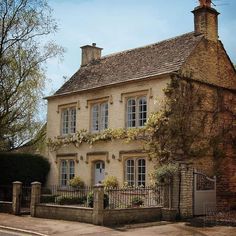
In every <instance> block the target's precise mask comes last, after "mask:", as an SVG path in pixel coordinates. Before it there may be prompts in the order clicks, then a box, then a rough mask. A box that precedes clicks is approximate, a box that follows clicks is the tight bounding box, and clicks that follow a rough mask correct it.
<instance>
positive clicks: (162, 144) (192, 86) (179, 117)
mask: <svg viewBox="0 0 236 236" xmlns="http://www.w3.org/2000/svg"><path fill="white" fill-rule="evenodd" d="M204 86H205V85H204ZM204 86H203V85H202V84H201V83H196V82H195V81H193V80H191V79H189V78H184V77H180V76H179V75H173V76H172V79H171V82H170V83H169V84H168V85H167V87H166V88H165V89H164V94H165V98H164V100H163V102H162V106H161V109H160V110H159V111H157V112H154V113H152V114H150V116H149V118H148V120H147V123H146V125H145V126H144V127H143V128H131V129H123V128H119V129H107V130H104V131H103V132H101V133H96V134H91V133H89V132H88V131H87V130H80V131H78V132H77V133H76V134H74V135H70V136H66V137H55V138H53V139H51V138H49V139H48V142H47V143H48V145H49V147H50V148H51V149H52V150H57V149H59V148H61V147H63V146H68V145H74V146H75V147H77V148H79V147H80V145H81V144H82V143H87V144H89V145H93V144H95V143H96V142H100V141H112V140H123V141H124V142H126V143H127V142H130V141H134V140H139V141H142V143H143V148H144V149H145V150H146V151H147V152H148V153H149V156H150V158H157V159H158V161H159V163H160V164H162V165H163V164H168V163H171V162H175V161H176V160H181V159H186V158H188V159H190V158H195V157H199V156H201V157H203V156H204V155H213V156H214V157H218V159H219V157H223V156H224V148H223V143H224V140H225V137H226V136H229V131H230V130H232V127H233V120H234V119H235V118H236V114H235V111H233V110H232V109H231V107H230V105H229V104H228V103H227V102H224V96H222V91H221V90H220V89H216V92H212V93H211V94H210V93H209V91H208V88H206V86H205V87H204ZM212 91H213V90H212ZM214 91H215V90H214ZM223 113H224V114H225V113H227V114H228V115H229V117H232V121H231V122H228V123H227V124H225V122H224V118H222V115H221V114H223ZM222 122H223V123H222ZM230 135H231V136H230V137H229V140H231V141H232V142H233V140H235V133H233V132H232V134H230ZM232 145H233V144H232Z"/></svg>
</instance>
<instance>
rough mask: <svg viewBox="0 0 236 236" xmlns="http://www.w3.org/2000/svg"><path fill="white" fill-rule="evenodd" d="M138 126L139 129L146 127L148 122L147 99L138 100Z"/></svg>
mask: <svg viewBox="0 0 236 236" xmlns="http://www.w3.org/2000/svg"><path fill="white" fill-rule="evenodd" d="M138 106H139V108H138V112H139V114H138V124H139V127H142V126H144V124H145V123H146V121H147V100H146V97H142V98H139V100H138Z"/></svg>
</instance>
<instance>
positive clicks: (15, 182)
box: [13, 181, 22, 184]
mask: <svg viewBox="0 0 236 236" xmlns="http://www.w3.org/2000/svg"><path fill="white" fill-rule="evenodd" d="M13 184H22V182H20V181H14V182H13Z"/></svg>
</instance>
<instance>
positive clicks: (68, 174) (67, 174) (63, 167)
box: [60, 160, 75, 187]
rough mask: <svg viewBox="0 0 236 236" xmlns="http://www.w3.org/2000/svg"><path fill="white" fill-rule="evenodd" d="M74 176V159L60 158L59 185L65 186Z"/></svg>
mask: <svg viewBox="0 0 236 236" xmlns="http://www.w3.org/2000/svg"><path fill="white" fill-rule="evenodd" d="M74 177H75V161H74V160H61V162H60V185H61V186H62V187H65V186H67V185H68V184H69V181H70V180H71V179H73V178H74Z"/></svg>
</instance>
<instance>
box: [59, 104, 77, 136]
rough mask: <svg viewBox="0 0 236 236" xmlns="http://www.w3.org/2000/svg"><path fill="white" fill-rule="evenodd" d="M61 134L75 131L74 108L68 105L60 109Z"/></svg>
mask: <svg viewBox="0 0 236 236" xmlns="http://www.w3.org/2000/svg"><path fill="white" fill-rule="evenodd" d="M61 132H62V135H65V134H74V133H75V132H76V108H75V107H70V108H65V109H63V110H62V131H61Z"/></svg>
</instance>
